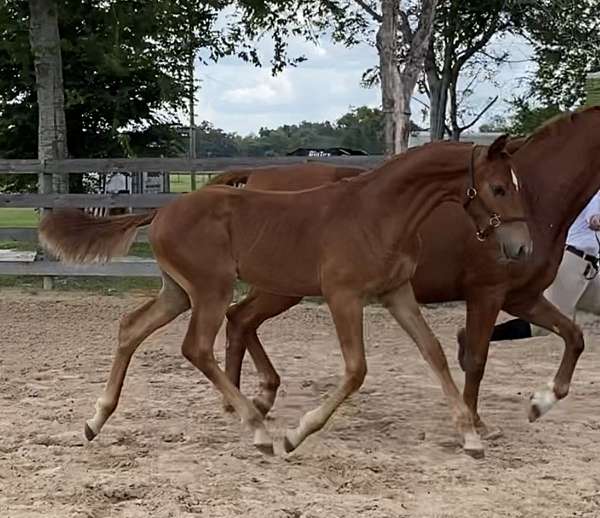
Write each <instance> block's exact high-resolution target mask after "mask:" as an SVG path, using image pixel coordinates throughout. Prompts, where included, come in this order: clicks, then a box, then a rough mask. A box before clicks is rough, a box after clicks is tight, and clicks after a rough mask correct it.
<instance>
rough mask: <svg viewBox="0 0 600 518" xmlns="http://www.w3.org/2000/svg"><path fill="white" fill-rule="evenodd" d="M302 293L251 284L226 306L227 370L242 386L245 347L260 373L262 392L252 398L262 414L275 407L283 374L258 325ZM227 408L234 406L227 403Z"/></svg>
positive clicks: (231, 377)
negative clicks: (263, 289) (286, 293)
mask: <svg viewBox="0 0 600 518" xmlns="http://www.w3.org/2000/svg"><path fill="white" fill-rule="evenodd" d="M300 300H302V298H301V297H285V296H280V295H271V294H269V293H264V292H261V291H258V290H257V289H255V288H252V290H251V291H250V293H249V294H248V295H247V296H246V298H245V299H244V300H242V301H241V302H238V303H237V304H235V305H234V306H231V307H230V308H229V309H228V310H227V352H226V356H225V372H226V373H227V376H228V377H229V379H230V380H231V381H232V383H233V384H234V385H235V386H236V387H238V388H239V387H240V375H241V370H242V360H243V358H244V353H245V352H246V347H247V348H248V352H249V353H250V356H252V361H253V362H254V365H255V367H256V370H257V371H258V373H259V376H260V377H261V380H260V382H259V393H258V395H257V396H255V397H254V398H253V402H254V405H255V406H256V408H258V409H259V410H260V411H261V413H262V414H263V415H267V413H268V412H269V410H271V408H272V407H273V403H274V402H275V398H276V396H277V389H278V388H279V384H280V378H279V375H278V374H277V371H276V370H275V367H273V364H272V363H271V360H270V359H269V357H268V356H267V353H266V352H265V350H264V348H263V346H262V344H261V342H260V339H259V338H258V334H257V332H256V331H257V329H258V327H259V326H260V325H261V324H262V323H263V322H264V321H265V320H268V319H270V318H273V317H274V316H277V315H279V314H280V313H283V312H284V311H286V310H287V309H289V308H291V307H292V306H294V305H296V304H298V302H300ZM225 410H227V411H231V410H233V408H232V407H231V406H230V405H229V404H228V403H225Z"/></svg>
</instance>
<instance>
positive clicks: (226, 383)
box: [182, 280, 273, 454]
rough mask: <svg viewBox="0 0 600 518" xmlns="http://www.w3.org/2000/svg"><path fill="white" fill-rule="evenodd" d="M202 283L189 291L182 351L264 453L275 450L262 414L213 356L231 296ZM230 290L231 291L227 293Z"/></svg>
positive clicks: (225, 291) (217, 287) (220, 289)
mask: <svg viewBox="0 0 600 518" xmlns="http://www.w3.org/2000/svg"><path fill="white" fill-rule="evenodd" d="M207 284H209V283H203V284H202V287H201V291H198V292H196V293H192V294H190V298H191V300H192V317H191V320H190V324H189V327H188V331H187V334H186V336H185V340H184V342H183V346H182V352H183V355H184V356H185V357H186V358H187V359H188V360H189V361H190V362H191V363H192V364H193V365H194V366H195V367H197V368H198V369H200V370H201V371H202V372H203V373H204V375H205V376H206V377H207V378H208V379H209V380H210V381H212V383H213V384H214V385H215V386H216V387H217V389H218V390H219V391H220V392H221V394H223V396H224V397H225V399H226V400H227V401H228V402H229V403H230V404H231V405H232V406H233V408H234V409H235V411H236V412H237V414H238V415H239V416H240V417H241V419H242V422H243V423H244V424H247V425H248V426H249V427H250V428H251V430H252V431H253V432H254V446H256V447H257V448H258V449H259V450H261V451H262V452H263V453H269V454H272V453H273V440H272V439H271V437H270V435H269V433H268V432H267V430H266V428H265V426H264V424H263V416H262V414H261V413H260V412H259V411H258V410H257V409H256V408H255V407H254V405H253V404H252V403H251V402H250V401H249V400H248V399H247V398H245V397H244V396H243V395H242V394H240V391H239V390H238V389H237V388H236V387H235V385H234V384H233V383H232V382H231V381H230V380H229V378H227V375H226V374H225V373H224V372H223V371H222V370H221V369H220V368H219V365H218V364H217V361H216V359H215V356H214V342H215V337H216V336H217V333H218V331H219V328H220V327H221V323H222V322H223V317H224V316H225V311H226V309H227V305H228V304H229V300H230V298H231V291H232V288H233V280H232V281H231V286H230V287H229V288H230V289H229V290H227V289H225V286H210V285H207ZM227 291H228V293H227Z"/></svg>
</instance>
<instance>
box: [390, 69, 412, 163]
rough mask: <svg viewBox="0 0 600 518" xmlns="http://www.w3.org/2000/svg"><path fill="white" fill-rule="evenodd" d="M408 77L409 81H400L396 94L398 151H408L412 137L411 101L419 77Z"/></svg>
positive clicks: (396, 149)
mask: <svg viewBox="0 0 600 518" xmlns="http://www.w3.org/2000/svg"><path fill="white" fill-rule="evenodd" d="M399 79H400V78H399ZM402 79H404V78H402ZM406 79H407V80H408V83H404V82H403V81H402V80H400V81H398V83H399V88H398V90H397V93H396V96H395V100H396V109H395V111H394V119H395V122H396V135H395V137H396V138H395V142H394V149H395V152H396V153H403V152H404V151H406V150H407V149H408V141H409V139H410V116H411V111H410V101H411V99H412V93H413V91H414V89H415V85H416V84H417V78H416V76H415V77H414V79H413V78H411V77H407V78H406Z"/></svg>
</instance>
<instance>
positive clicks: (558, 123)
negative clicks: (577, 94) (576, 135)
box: [525, 106, 600, 143]
mask: <svg viewBox="0 0 600 518" xmlns="http://www.w3.org/2000/svg"><path fill="white" fill-rule="evenodd" d="M590 114H595V115H600V106H589V107H582V108H577V109H575V110H573V111H566V112H563V113H559V114H557V115H555V116H554V117H551V118H549V119H548V120H547V121H545V122H544V123H542V124H541V125H540V126H538V127H537V128H536V129H535V130H534V131H533V132H532V133H531V134H530V135H529V136H528V137H527V140H526V141H525V143H529V142H531V141H538V140H541V139H544V138H546V137H549V136H559V137H560V136H562V135H564V134H565V133H568V132H570V131H571V130H572V125H573V124H574V123H575V122H576V121H577V119H580V118H582V117H583V118H587V117H589V116H590Z"/></svg>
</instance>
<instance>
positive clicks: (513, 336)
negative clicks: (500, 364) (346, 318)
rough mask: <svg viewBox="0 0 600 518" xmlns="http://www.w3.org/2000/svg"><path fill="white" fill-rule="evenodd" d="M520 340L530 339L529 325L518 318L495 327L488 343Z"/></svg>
mask: <svg viewBox="0 0 600 518" xmlns="http://www.w3.org/2000/svg"><path fill="white" fill-rule="evenodd" d="M522 338H531V324H530V323H529V322H527V321H525V320H521V319H520V318H515V319H513V320H508V321H507V322H503V323H502V324H497V325H495V326H494V332H493V333H492V337H491V338H490V342H500V341H502V340H520V339H522Z"/></svg>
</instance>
